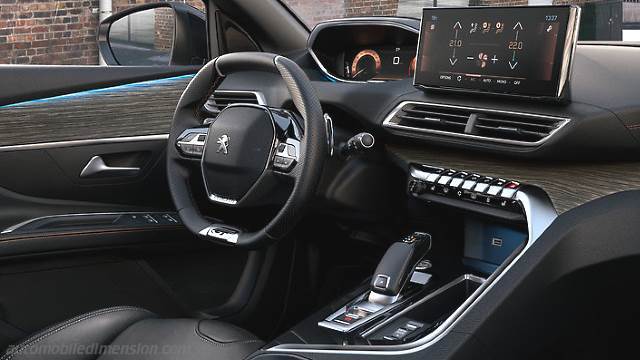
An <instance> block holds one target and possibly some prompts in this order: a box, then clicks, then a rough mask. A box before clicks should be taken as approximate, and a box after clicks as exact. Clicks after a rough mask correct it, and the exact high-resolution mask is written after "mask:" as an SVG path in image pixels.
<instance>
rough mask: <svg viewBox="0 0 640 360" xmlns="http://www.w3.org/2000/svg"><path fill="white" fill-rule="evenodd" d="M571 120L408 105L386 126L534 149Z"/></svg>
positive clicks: (405, 131) (404, 131) (393, 114)
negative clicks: (533, 147)
mask: <svg viewBox="0 0 640 360" xmlns="http://www.w3.org/2000/svg"><path fill="white" fill-rule="evenodd" d="M568 121H569V119H565V118H558V117H552V116H546V115H539V114H530V113H521V112H511V111H502V110H492V109H479V108H471V107H463V106H452V105H444V104H430V103H416V102H404V103H401V104H400V105H399V106H398V107H396V108H395V109H394V110H393V111H392V112H391V114H389V116H388V117H387V119H385V121H384V123H383V125H384V126H385V127H387V128H389V129H391V130H392V131H394V132H397V133H402V134H405V135H414V136H415V135H420V134H436V135H445V136H455V137H464V138H469V139H474V140H480V141H490V142H499V143H508V144H513V145H524V146H534V145H539V144H540V143H542V142H544V141H546V140H547V139H548V138H549V137H550V136H551V135H553V134H554V133H555V132H556V131H558V130H559V129H560V128H561V127H562V126H564V125H565V124H566V123H567V122H568Z"/></svg>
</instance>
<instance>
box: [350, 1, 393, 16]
mask: <svg viewBox="0 0 640 360" xmlns="http://www.w3.org/2000/svg"><path fill="white" fill-rule="evenodd" d="M344 3H345V5H344V7H345V10H346V11H345V15H346V16H347V17H351V16H394V15H396V13H397V12H398V0H344Z"/></svg>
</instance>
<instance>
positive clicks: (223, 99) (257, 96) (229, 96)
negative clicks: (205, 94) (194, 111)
mask: <svg viewBox="0 0 640 360" xmlns="http://www.w3.org/2000/svg"><path fill="white" fill-rule="evenodd" d="M231 104H253V105H262V106H265V105H267V101H266V99H265V97H264V95H263V94H262V93H261V92H258V91H248V90H216V91H215V92H214V93H213V94H212V95H211V96H210V97H209V99H208V100H207V102H206V103H205V104H204V106H203V108H204V110H205V111H206V112H208V113H209V114H211V115H212V117H213V118H215V117H216V116H218V114H219V113H220V112H221V111H222V110H224V109H225V108H226V107H227V106H229V105H231Z"/></svg>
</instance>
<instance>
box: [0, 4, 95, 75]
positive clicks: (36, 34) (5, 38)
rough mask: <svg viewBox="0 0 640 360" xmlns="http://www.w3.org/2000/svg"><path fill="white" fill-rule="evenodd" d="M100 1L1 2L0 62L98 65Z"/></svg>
mask: <svg viewBox="0 0 640 360" xmlns="http://www.w3.org/2000/svg"><path fill="white" fill-rule="evenodd" d="M97 6H98V0H64V1H44V2H43V1H42V0H0V63H11V64H92V63H96V62H97V56H98V50H97V48H96V43H95V38H96V27H97V25H98V22H97V15H94V14H93V13H92V12H91V9H92V8H94V7H97Z"/></svg>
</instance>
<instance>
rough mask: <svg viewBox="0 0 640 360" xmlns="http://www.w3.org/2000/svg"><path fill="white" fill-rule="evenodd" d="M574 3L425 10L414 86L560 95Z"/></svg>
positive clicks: (570, 34)
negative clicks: (570, 4)
mask: <svg viewBox="0 0 640 360" xmlns="http://www.w3.org/2000/svg"><path fill="white" fill-rule="evenodd" d="M576 11H577V9H576V8H574V7H571V6H539V7H538V6H534V7H482V8H472V7H471V8H425V9H424V10H423V18H422V29H421V33H420V43H419V45H418V46H419V48H418V59H417V70H416V72H415V84H416V85H422V86H426V87H438V88H457V89H463V90H473V91H486V92H491V93H505V94H513V95H524V96H541V97H558V96H559V95H560V92H561V89H562V86H563V85H564V82H565V81H566V74H564V72H567V71H568V62H569V61H570V58H571V55H572V53H571V52H572V51H573V37H574V33H575V29H574V27H575V26H576V19H575V18H574V16H575V13H576Z"/></svg>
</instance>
